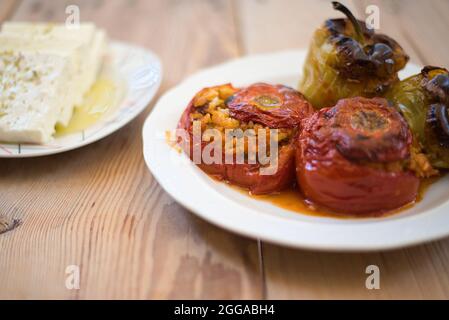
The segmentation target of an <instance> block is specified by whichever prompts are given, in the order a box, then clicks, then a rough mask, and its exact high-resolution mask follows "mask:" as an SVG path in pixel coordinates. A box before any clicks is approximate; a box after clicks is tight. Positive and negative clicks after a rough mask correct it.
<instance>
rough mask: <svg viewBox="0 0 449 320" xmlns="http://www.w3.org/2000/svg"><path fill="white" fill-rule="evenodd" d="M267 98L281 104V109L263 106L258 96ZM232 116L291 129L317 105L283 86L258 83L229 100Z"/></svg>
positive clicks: (245, 120)
mask: <svg viewBox="0 0 449 320" xmlns="http://www.w3.org/2000/svg"><path fill="white" fill-rule="evenodd" d="M261 97H268V98H272V99H275V100H276V101H278V102H279V104H282V106H283V107H282V108H269V107H267V108H263V107H260V103H259V102H258V98H261ZM229 100H230V101H229V102H228V107H229V111H230V115H231V116H232V117H234V118H235V119H238V120H240V121H244V122H249V121H254V122H256V123H260V124H263V125H264V126H266V127H269V128H273V129H275V128H292V127H296V126H298V125H299V124H300V123H301V121H302V120H303V119H304V118H305V117H307V116H308V115H310V114H311V113H312V112H313V111H314V108H313V107H312V105H311V104H310V103H309V102H308V101H307V100H306V99H305V98H304V96H303V95H302V94H301V93H300V92H298V91H296V90H294V89H292V88H290V87H287V86H284V85H270V84H266V83H255V84H253V85H251V86H249V87H247V88H244V89H242V90H240V91H239V92H237V93H236V94H234V96H233V97H232V98H231V99H229Z"/></svg>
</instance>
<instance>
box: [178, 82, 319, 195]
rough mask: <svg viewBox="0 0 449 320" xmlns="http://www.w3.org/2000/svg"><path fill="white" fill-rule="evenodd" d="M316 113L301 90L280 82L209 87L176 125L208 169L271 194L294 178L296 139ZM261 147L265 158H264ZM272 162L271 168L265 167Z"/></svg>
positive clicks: (191, 153)
mask: <svg viewBox="0 0 449 320" xmlns="http://www.w3.org/2000/svg"><path fill="white" fill-rule="evenodd" d="M312 112H313V108H312V106H311V105H310V104H309V103H308V102H307V101H306V100H305V99H304V97H303V96H302V94H300V93H299V92H298V91H296V90H294V89H291V88H289V87H286V86H282V85H268V84H264V83H257V84H254V85H251V86H249V87H247V88H243V89H236V88H234V87H233V86H232V85H230V84H225V85H220V86H215V87H210V88H205V89H203V90H201V91H200V92H198V93H197V94H196V95H195V97H194V98H193V99H192V100H191V102H190V103H189V105H188V106H187V108H186V110H185V111H184V114H183V115H182V117H181V120H180V122H179V125H178V128H180V129H183V131H184V132H187V135H186V136H185V137H184V138H181V139H180V143H181V145H182V147H183V149H184V151H186V152H187V153H188V154H189V156H190V158H191V159H192V160H193V161H194V162H195V164H197V165H198V166H199V167H200V168H201V169H202V170H203V171H205V172H206V173H208V174H210V175H213V176H215V177H217V178H219V179H223V180H226V181H229V182H230V183H232V184H236V185H238V186H242V187H245V188H248V189H249V190H250V191H251V193H253V194H265V193H272V192H276V191H280V190H281V189H283V188H285V187H288V186H290V185H292V184H293V183H294V180H295V146H294V138H295V137H296V135H297V132H298V128H299V124H300V123H301V121H302V120H303V119H304V118H305V117H306V116H308V115H310V114H311V113H312ZM208 129H210V130H208ZM273 129H275V130H273ZM211 130H212V131H211ZM208 131H209V134H207V132H208ZM211 132H212V133H211ZM211 136H212V138H211ZM251 138H252V139H253V140H251ZM211 142H213V143H214V144H213V146H214V148H211ZM274 144H276V146H277V149H276V153H274V152H272V150H274V149H273V148H272V147H273V146H274ZM262 148H263V149H264V155H265V156H266V157H265V159H263V158H261V157H260V154H261V149H262ZM195 149H196V153H195ZM270 152H271V154H270ZM199 155H200V156H199ZM204 155H207V156H208V158H212V161H211V159H205V158H204ZM274 155H275V157H274ZM239 156H240V157H239ZM272 156H273V157H272ZM267 158H270V159H273V158H274V159H275V161H274V162H275V165H274V166H273V163H272V162H270V163H267V161H266V159H267ZM270 166H271V168H272V170H265V172H264V170H263V169H269V168H270ZM273 168H274V169H273Z"/></svg>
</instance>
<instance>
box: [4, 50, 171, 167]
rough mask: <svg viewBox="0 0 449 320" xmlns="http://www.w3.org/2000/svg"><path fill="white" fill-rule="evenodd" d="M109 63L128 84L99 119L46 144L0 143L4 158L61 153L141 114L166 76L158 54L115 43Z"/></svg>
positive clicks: (107, 133) (114, 128)
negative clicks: (163, 74) (115, 102)
mask: <svg viewBox="0 0 449 320" xmlns="http://www.w3.org/2000/svg"><path fill="white" fill-rule="evenodd" d="M109 47H110V48H109V49H110V52H109V54H108V57H107V63H109V64H110V65H109V66H108V67H109V68H112V69H113V71H114V73H115V74H116V76H117V79H118V81H120V82H121V83H123V85H124V96H123V98H122V99H121V102H120V103H119V104H118V105H117V106H114V108H113V109H112V112H108V113H107V114H106V115H105V116H104V117H103V118H101V119H100V120H99V121H98V122H96V123H95V124H93V125H92V126H90V127H88V128H87V129H85V130H82V131H80V132H76V133H72V134H67V135H63V136H60V137H57V138H55V139H54V140H53V141H52V142H51V143H49V144H46V145H33V144H5V143H0V158H28V157H38V156H45V155H51V154H56V153H61V152H65V151H69V150H73V149H77V148H80V147H82V146H85V145H88V144H90V143H93V142H95V141H98V140H100V139H102V138H104V137H106V136H108V135H110V134H111V133H113V132H115V131H117V130H118V129H120V128H122V127H123V126H124V125H126V124H127V123H128V122H130V121H131V120H133V119H134V118H135V117H136V116H137V115H139V114H140V113H141V112H142V111H143V110H144V109H145V108H146V107H147V106H148V104H149V103H150V101H151V99H153V97H154V95H155V94H156V92H157V90H158V88H159V85H160V83H161V79H162V66H161V63H160V61H159V59H158V57H157V56H156V55H155V54H154V53H152V52H151V51H149V50H146V49H143V48H139V47H136V46H132V45H129V44H125V43H120V42H113V43H111V44H110V45H109Z"/></svg>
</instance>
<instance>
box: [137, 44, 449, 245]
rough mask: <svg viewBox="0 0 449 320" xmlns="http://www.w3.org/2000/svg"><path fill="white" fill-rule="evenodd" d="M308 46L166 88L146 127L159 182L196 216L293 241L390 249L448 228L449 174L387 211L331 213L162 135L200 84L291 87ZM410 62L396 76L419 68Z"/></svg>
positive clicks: (147, 145)
mask: <svg viewBox="0 0 449 320" xmlns="http://www.w3.org/2000/svg"><path fill="white" fill-rule="evenodd" d="M305 54H306V53H305V51H287V52H280V53H274V54H266V55H258V56H251V57H246V58H242V59H238V60H234V61H231V62H228V63H225V64H222V65H219V66H216V67H213V68H210V69H207V70H204V71H202V72H199V73H197V74H195V75H193V76H192V77H190V78H188V79H187V80H185V81H184V82H183V83H181V84H180V85H178V86H177V87H175V88H173V89H172V90H170V91H169V92H167V93H166V94H165V95H164V96H163V97H161V99H160V100H159V102H158V103H157V104H156V106H155V107H154V109H153V111H152V113H151V114H150V116H149V117H148V119H147V120H146V122H145V125H144V128H143V138H144V156H145V160H146V163H147V165H148V167H149V169H150V170H151V172H152V173H153V175H154V177H155V178H156V179H157V181H158V182H159V183H160V185H161V186H162V187H163V188H164V189H165V190H166V191H167V192H168V193H169V194H170V195H171V196H172V197H173V198H174V199H175V200H176V201H178V202H179V203H180V204H182V205H183V206H185V207H186V208H187V209H189V210H191V211H192V212H194V213H196V214H197V215H198V216H200V217H202V218H204V219H206V220H208V221H210V222H212V223H214V224H216V225H218V226H221V227H223V228H225V229H228V230H231V231H234V232H237V233H239V234H242V235H246V236H250V237H254V238H260V239H262V240H265V241H269V242H274V243H278V244H283V245H287V246H291V247H299V248H308V249H319V250H335V251H368V250H380V249H391V248H398V247H403V246H409V245H413V244H418V243H421V242H425V241H430V240H435V239H439V238H442V237H444V236H447V235H449V188H448V187H447V186H448V182H449V178H448V177H447V176H446V177H445V178H443V179H441V180H440V181H438V182H437V183H435V184H433V185H432V186H431V187H430V189H429V190H428V191H427V192H426V194H425V197H424V199H423V200H422V201H420V202H419V203H417V204H416V205H415V206H413V207H412V208H410V209H408V210H404V211H402V212H400V213H398V214H396V215H392V216H389V217H384V218H366V219H334V218H331V217H314V216H309V215H305V214H304V215H303V214H300V213H296V212H292V211H288V210H286V209H282V208H280V207H277V206H275V205H273V204H271V203H268V202H264V201H259V200H255V199H253V198H250V197H248V196H246V195H244V194H242V193H240V192H238V191H236V190H234V189H233V188H230V187H229V186H227V185H226V184H224V183H219V182H217V181H215V180H212V179H211V178H210V177H208V176H207V175H206V174H204V173H203V172H202V171H201V170H200V169H198V168H197V167H196V166H195V165H194V164H192V163H191V161H190V160H189V159H188V158H187V157H186V156H185V155H184V154H183V153H180V152H178V151H176V150H175V149H174V148H173V147H170V146H169V145H168V143H167V142H166V140H165V132H166V130H171V129H174V128H176V125H177V122H178V120H179V118H180V116H181V113H182V112H183V111H184V109H185V107H186V106H187V104H188V102H189V100H190V99H191V98H192V96H193V95H194V94H195V93H196V92H197V91H198V90H199V89H201V88H203V87H206V86H211V85H215V84H220V83H227V82H232V83H233V84H234V85H236V86H242V85H248V84H251V83H254V82H258V81H263V82H268V83H282V84H286V85H290V86H292V87H296V85H297V83H298V80H299V77H300V72H301V70H302V65H303V63H304V60H305ZM419 70H420V67H418V66H417V65H413V64H409V65H408V66H407V67H406V69H405V70H404V71H403V72H401V78H403V77H405V76H408V75H411V74H415V73H417V72H419Z"/></svg>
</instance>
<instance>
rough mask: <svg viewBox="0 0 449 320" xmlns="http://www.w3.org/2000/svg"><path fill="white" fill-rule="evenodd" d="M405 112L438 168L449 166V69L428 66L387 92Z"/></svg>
mask: <svg viewBox="0 0 449 320" xmlns="http://www.w3.org/2000/svg"><path fill="white" fill-rule="evenodd" d="M385 96H386V98H387V99H389V100H390V101H391V102H392V103H393V104H394V105H395V106H396V107H397V108H398V109H399V110H400V112H401V113H402V115H403V116H404V118H405V119H406V120H407V122H408V125H409V127H410V129H411V130H412V133H413V136H414V137H415V140H416V141H417V142H418V144H419V147H420V148H421V150H422V152H423V153H424V154H425V155H426V156H427V158H428V159H429V161H430V163H431V165H432V166H433V167H435V168H440V169H448V168H449V72H448V70H446V69H444V68H439V67H433V66H426V67H424V68H423V69H422V70H421V73H419V74H417V75H414V76H411V77H409V78H407V79H404V80H402V81H400V82H398V83H396V84H395V85H393V86H392V87H391V88H390V89H389V90H388V92H387V93H386V95H385Z"/></svg>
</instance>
